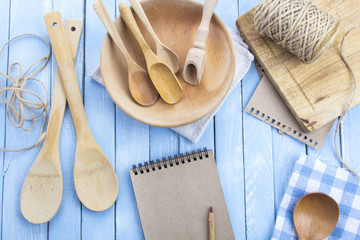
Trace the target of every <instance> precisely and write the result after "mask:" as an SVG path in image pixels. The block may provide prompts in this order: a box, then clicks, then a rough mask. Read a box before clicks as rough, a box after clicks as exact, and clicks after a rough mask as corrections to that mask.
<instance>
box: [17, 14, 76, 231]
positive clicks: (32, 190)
mask: <svg viewBox="0 0 360 240" xmlns="http://www.w3.org/2000/svg"><path fill="white" fill-rule="evenodd" d="M64 29H65V35H66V38H67V39H68V42H69V47H70V51H71V57H72V59H73V60H75V57H76V54H77V49H78V43H79V40H80V36H81V30H82V21H81V20H66V21H65V24H64ZM65 107H66V97H65V93H64V89H63V86H62V80H61V77H60V73H59V71H57V72H56V77H55V83H54V87H53V94H52V98H51V105H50V108H51V109H50V113H49V120H48V127H47V133H46V134H47V135H46V138H45V140H44V142H43V145H42V147H41V150H40V152H39V155H38V156H37V157H36V159H35V162H34V164H33V165H32V167H31V169H30V171H29V172H28V174H27V176H26V178H25V181H24V184H23V187H22V191H21V197H20V209H21V213H22V214H23V216H24V217H25V218H26V219H27V220H28V221H29V222H31V223H34V224H42V223H45V222H48V221H50V220H51V219H52V218H53V217H54V216H55V215H56V213H57V211H58V210H59V207H60V204H61V200H62V193H63V178H62V172H61V164H60V156H59V155H60V154H59V142H60V132H61V125H62V120H63V117H64V112H65Z"/></svg>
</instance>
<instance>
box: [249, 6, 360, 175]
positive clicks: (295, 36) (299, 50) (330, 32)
mask: <svg viewBox="0 0 360 240" xmlns="http://www.w3.org/2000/svg"><path fill="white" fill-rule="evenodd" d="M336 13H337V15H338V19H335V18H334V17H332V16H331V15H330V14H329V13H327V12H325V11H323V10H321V9H320V8H318V7H316V6H315V5H313V4H312V3H311V1H307V0H265V1H263V2H262V3H261V4H259V5H258V6H257V8H256V9H255V12H254V24H255V26H256V28H257V29H258V31H259V33H260V34H262V35H266V36H268V37H269V38H271V39H272V40H274V42H275V43H277V44H279V45H281V46H282V47H283V48H286V49H287V50H289V51H290V52H292V53H294V54H295V55H296V56H297V57H299V58H300V60H302V61H303V62H304V63H311V62H313V61H315V60H316V59H317V58H318V57H319V56H321V54H322V53H323V52H325V51H326V50H327V49H328V48H329V47H330V46H331V44H332V43H333V41H334V39H335V38H336V36H337V34H338V32H339V30H340V25H341V22H342V19H341V15H340V13H339V8H338V1H336ZM359 27H360V25H355V26H353V27H352V28H350V29H349V30H348V31H346V32H345V34H344V35H343V37H342V40H341V44H340V49H339V50H340V56H341V58H342V60H343V61H344V63H345V65H346V67H347V68H348V70H349V72H350V74H351V77H352V80H353V84H352V92H351V94H350V96H349V98H348V100H347V102H346V104H345V108H344V110H343V112H342V114H341V115H340V117H339V120H338V122H337V125H336V129H335V134H334V144H335V150H336V154H337V156H338V158H339V159H340V161H341V163H342V164H343V166H344V167H346V168H347V169H348V170H349V171H350V172H352V173H353V174H354V175H356V176H357V177H359V178H360V175H359V174H358V173H356V172H355V171H354V170H353V169H351V167H350V166H349V165H348V164H346V163H345V161H344V160H343V158H342V156H341V154H340V153H339V151H338V146H337V141H336V136H337V133H338V132H339V128H340V123H341V121H342V119H343V118H344V116H345V114H346V113H347V111H348V110H349V109H350V107H351V103H352V101H353V99H354V95H355V90H356V88H357V79H356V77H355V73H354V70H353V68H352V67H351V65H350V63H349V61H348V59H347V58H346V56H345V53H344V42H345V40H346V37H347V36H348V35H349V34H350V32H352V31H354V30H355V29H358V28H359Z"/></svg>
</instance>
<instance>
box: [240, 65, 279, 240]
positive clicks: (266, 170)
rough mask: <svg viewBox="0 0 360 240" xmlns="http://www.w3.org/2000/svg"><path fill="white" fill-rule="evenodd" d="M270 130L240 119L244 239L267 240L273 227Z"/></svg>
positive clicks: (250, 78)
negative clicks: (244, 221) (241, 131)
mask: <svg viewBox="0 0 360 240" xmlns="http://www.w3.org/2000/svg"><path fill="white" fill-rule="evenodd" d="M254 70H255V65H254V64H252V65H251V70H250V71H249V72H248V73H247V74H246V75H245V77H244V79H243V81H242V87H243V91H242V97H243V103H244V104H243V109H245V106H246V105H247V103H248V102H249V100H250V97H251V94H252V93H253V92H254V90H255V88H256V86H257V85H258V83H259V80H260V79H259V75H258V73H257V72H256V70H255V71H254ZM271 134H272V129H271V126H270V125H267V124H265V123H263V122H261V121H259V120H257V119H254V117H252V116H251V115H249V114H244V117H243V136H244V153H243V154H244V168H245V195H246V198H245V201H246V229H247V231H246V236H247V238H248V239H270V237H271V234H272V232H273V227H274V224H275V209H274V206H275V203H274V178H273V173H274V169H273V166H274V159H273V152H272V150H273V142H272V135H271Z"/></svg>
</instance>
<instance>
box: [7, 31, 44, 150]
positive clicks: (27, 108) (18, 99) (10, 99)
mask: <svg viewBox="0 0 360 240" xmlns="http://www.w3.org/2000/svg"><path fill="white" fill-rule="evenodd" d="M23 37H35V38H37V39H40V40H41V41H43V42H44V43H45V44H46V45H47V47H48V54H47V55H46V56H43V57H41V58H39V59H38V60H36V61H35V62H34V63H33V64H31V66H30V67H29V68H28V69H27V70H26V71H25V72H24V73H22V65H21V64H20V63H18V62H15V63H12V64H11V65H10V66H9V68H8V74H5V73H3V72H0V75H1V76H2V77H3V78H2V79H1V81H3V83H1V82H0V95H1V97H2V99H0V103H1V104H5V105H6V118H7V119H8V121H9V122H10V123H11V125H12V126H13V127H15V128H21V129H23V130H24V131H27V132H30V131H32V130H33V129H34V128H35V126H36V124H37V121H38V120H39V118H41V117H42V116H43V115H44V117H43V119H44V120H43V123H42V125H41V130H40V135H39V139H38V141H37V142H36V143H34V144H32V145H30V146H28V147H24V148H21V149H3V148H0V150H1V151H6V152H18V151H23V150H27V149H30V148H33V147H38V146H39V145H40V144H41V142H42V141H43V140H44V139H45V136H46V133H44V128H45V124H46V121H47V118H48V105H49V94H48V91H47V89H46V87H45V85H44V83H43V82H42V81H41V80H39V79H36V78H34V76H35V75H36V74H37V73H39V72H40V71H42V70H43V69H44V68H45V66H46V65H47V63H48V62H49V59H50V54H51V48H50V45H49V43H48V42H47V41H46V40H45V39H44V38H43V37H41V36H39V35H36V34H31V33H27V34H22V35H19V36H16V37H13V38H11V39H10V40H9V41H8V42H6V43H5V44H4V46H3V47H2V49H1V51H0V57H1V55H2V53H3V52H4V50H5V48H7V47H8V46H9V45H10V43H12V42H13V41H15V40H17V39H19V38H23ZM40 63H42V64H41V65H40V66H39V67H38V68H37V69H35V67H36V66H37V65H38V64H40ZM15 68H17V69H18V71H17V72H18V74H17V75H16V76H13V74H12V72H13V71H14V69H15ZM6 80H7V81H8V86H6ZM29 81H31V82H35V83H37V84H39V85H40V86H41V88H42V89H43V90H44V91H45V93H46V101H43V100H42V99H41V97H40V96H39V95H38V94H36V93H35V92H33V91H31V90H28V89H26V88H25V87H26V84H27V83H28V82H29ZM2 84H3V86H6V87H2ZM24 93H26V94H25V95H27V94H28V95H29V97H28V98H26V97H25V96H24ZM29 99H31V100H29ZM33 99H36V100H33ZM26 122H32V125H31V127H26V126H25V125H24V124H25V123H26Z"/></svg>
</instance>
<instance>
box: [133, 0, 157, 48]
mask: <svg viewBox="0 0 360 240" xmlns="http://www.w3.org/2000/svg"><path fill="white" fill-rule="evenodd" d="M129 2H130V4H131V6H132V8H133V9H134V11H135V12H136V14H137V16H138V17H139V18H140V20H141V22H142V23H143V24H144V26H145V28H146V29H147V30H148V31H149V33H150V34H151V36H152V37H153V39H154V40H155V42H156V44H161V42H160V40H159V38H158V36H157V35H156V33H155V32H154V29H153V28H152V26H151V24H150V22H149V19H148V18H147V16H146V14H145V12H144V9H143V8H142V6H141V4H140V3H139V1H138V0H129Z"/></svg>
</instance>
